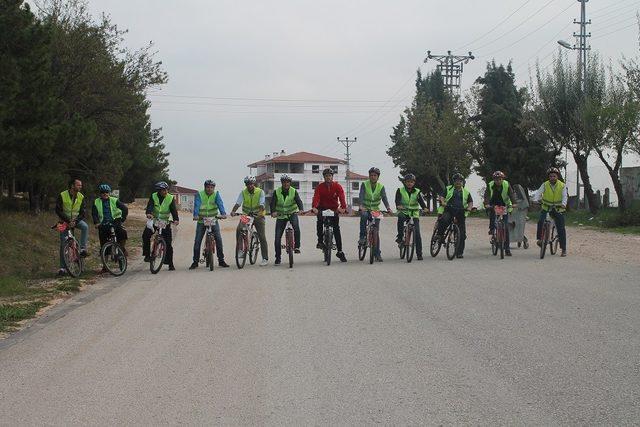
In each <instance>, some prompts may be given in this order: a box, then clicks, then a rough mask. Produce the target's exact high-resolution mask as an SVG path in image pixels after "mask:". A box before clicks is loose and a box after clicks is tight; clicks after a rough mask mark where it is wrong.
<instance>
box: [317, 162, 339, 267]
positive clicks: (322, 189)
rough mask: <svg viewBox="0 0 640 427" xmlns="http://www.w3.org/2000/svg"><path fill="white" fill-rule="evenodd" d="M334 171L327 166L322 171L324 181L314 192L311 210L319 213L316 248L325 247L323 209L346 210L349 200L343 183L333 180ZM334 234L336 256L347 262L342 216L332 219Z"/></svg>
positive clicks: (337, 211)
mask: <svg viewBox="0 0 640 427" xmlns="http://www.w3.org/2000/svg"><path fill="white" fill-rule="evenodd" d="M333 174H334V171H333V169H331V168H327V169H325V170H323V171H322V176H323V178H324V182H323V183H321V184H320V185H318V186H317V187H316V191H315V192H314V193H313V201H312V204H311V207H312V208H311V212H313V213H314V214H316V215H317V222H316V234H317V235H318V244H317V245H316V248H318V249H324V243H323V241H322V211H325V210H332V211H334V212H336V213H338V214H342V213H345V212H346V207H347V201H346V200H345V197H344V189H343V188H342V185H340V184H338V183H337V182H334V181H333ZM331 220H332V222H333V224H332V226H333V234H334V236H335V239H336V249H337V250H338V252H337V253H336V256H337V257H338V259H339V260H340V261H341V262H347V257H346V256H345V255H344V252H342V235H341V234H340V217H339V216H338V215H336V216H334V217H333V218H332V219H331Z"/></svg>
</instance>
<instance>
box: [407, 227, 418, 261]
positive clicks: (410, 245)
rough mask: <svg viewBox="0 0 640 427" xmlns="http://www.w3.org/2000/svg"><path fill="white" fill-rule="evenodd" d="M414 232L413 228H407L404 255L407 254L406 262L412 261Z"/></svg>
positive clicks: (414, 245) (414, 249) (414, 246)
mask: <svg viewBox="0 0 640 427" xmlns="http://www.w3.org/2000/svg"><path fill="white" fill-rule="evenodd" d="M415 238H416V236H415V232H414V230H413V228H411V227H408V228H407V238H406V246H405V248H406V253H407V262H411V261H413V254H414V253H415V251H416V240H415Z"/></svg>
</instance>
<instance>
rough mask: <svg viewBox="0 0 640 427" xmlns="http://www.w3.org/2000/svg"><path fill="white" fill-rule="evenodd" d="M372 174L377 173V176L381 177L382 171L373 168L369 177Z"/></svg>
mask: <svg viewBox="0 0 640 427" xmlns="http://www.w3.org/2000/svg"><path fill="white" fill-rule="evenodd" d="M372 173H375V174H376V175H378V176H380V169H378V168H376V167H372V168H371V169H369V175H371V174H372Z"/></svg>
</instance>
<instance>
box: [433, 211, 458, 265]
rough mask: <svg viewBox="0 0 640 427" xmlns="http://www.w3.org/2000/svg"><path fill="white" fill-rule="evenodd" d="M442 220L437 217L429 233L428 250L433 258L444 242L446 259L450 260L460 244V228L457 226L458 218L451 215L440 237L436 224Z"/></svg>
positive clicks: (454, 255)
mask: <svg viewBox="0 0 640 427" xmlns="http://www.w3.org/2000/svg"><path fill="white" fill-rule="evenodd" d="M440 221H442V218H438V220H437V221H436V223H435V225H434V227H433V234H432V235H431V247H430V248H429V252H430V253H431V256H432V257H433V258H435V257H436V256H438V253H440V248H441V247H442V245H443V244H444V245H445V246H446V253H447V259H448V260H449V261H452V260H453V259H454V258H455V257H456V254H457V253H458V247H459V245H460V228H459V227H458V220H457V219H456V217H455V216H454V217H453V220H452V221H451V223H449V226H448V227H447V228H446V229H445V231H444V234H443V235H442V237H441V238H440V237H439V236H438V224H439V222H440Z"/></svg>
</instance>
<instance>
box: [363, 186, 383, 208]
mask: <svg viewBox="0 0 640 427" xmlns="http://www.w3.org/2000/svg"><path fill="white" fill-rule="evenodd" d="M383 188H384V185H382V184H380V183H379V182H377V183H376V189H375V190H373V189H372V188H371V181H365V183H364V200H363V201H362V202H363V203H362V204H363V206H364V207H365V209H366V210H368V211H377V210H380V202H381V201H382V194H381V193H382V189H383Z"/></svg>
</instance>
